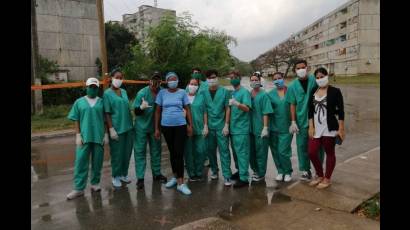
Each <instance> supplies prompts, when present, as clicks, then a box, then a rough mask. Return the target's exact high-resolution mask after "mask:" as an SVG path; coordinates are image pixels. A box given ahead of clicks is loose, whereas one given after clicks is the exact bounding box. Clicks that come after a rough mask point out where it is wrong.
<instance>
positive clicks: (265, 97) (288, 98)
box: [67, 60, 323, 199]
mask: <svg viewBox="0 0 410 230" xmlns="http://www.w3.org/2000/svg"><path fill="white" fill-rule="evenodd" d="M294 71H295V73H296V75H297V76H298V79H295V80H294V81H293V82H292V83H291V84H290V85H289V86H288V87H287V86H286V85H285V83H284V76H283V74H282V73H280V72H277V73H274V74H273V75H270V77H271V79H270V80H272V81H273V84H274V86H275V87H274V89H272V90H271V91H269V92H267V91H265V90H264V88H263V85H262V82H261V74H260V73H259V72H255V73H254V74H252V75H251V76H250V87H251V88H252V90H251V91H249V90H247V89H246V88H244V87H243V86H241V75H240V73H239V72H237V71H231V72H230V73H229V78H230V83H231V85H232V86H233V90H232V91H231V90H228V89H227V88H225V87H223V86H221V85H219V83H218V72H217V71H216V70H208V71H206V73H205V76H206V80H205V78H204V75H203V74H202V73H201V72H200V71H199V70H195V71H193V73H192V75H191V79H190V81H189V82H188V85H187V86H186V89H185V90H184V91H183V94H186V96H187V98H188V100H189V103H188V102H184V103H187V104H189V107H187V109H185V108H184V113H185V114H184V116H185V119H187V118H188V116H187V114H186V113H187V112H188V113H189V118H190V119H189V122H187V126H186V127H187V128H188V127H189V129H190V130H188V131H189V132H187V133H188V134H189V135H187V136H186V137H185V138H186V139H185V142H184V146H185V147H184V153H183V154H184V161H185V169H186V171H187V174H188V176H189V181H190V182H195V181H201V180H202V179H203V178H204V175H203V173H204V164H205V161H206V160H209V167H210V171H211V175H210V178H211V179H212V180H217V179H218V178H219V168H218V162H217V159H218V156H217V153H219V159H220V165H221V168H222V176H223V178H224V185H225V186H231V185H232V184H233V187H234V188H240V187H246V186H249V184H250V181H252V182H258V181H261V180H264V178H265V174H266V168H267V158H268V152H269V148H270V150H271V152H272V156H273V160H274V164H275V166H276V169H277V176H276V180H277V181H285V182H289V181H291V180H292V177H291V174H292V172H293V170H292V164H291V159H290V158H291V155H292V149H291V142H292V138H293V135H296V144H297V156H298V164H299V170H300V171H301V178H300V179H302V180H310V179H311V172H310V161H309V157H308V154H307V143H308V102H309V98H310V97H309V95H310V94H311V93H312V92H311V91H312V90H313V89H314V88H315V87H316V81H315V77H314V76H312V75H309V74H308V72H307V63H306V61H304V60H300V61H297V62H296V63H295V67H294ZM161 80H162V77H161V75H160V74H159V73H158V72H155V73H154V74H153V75H152V76H151V80H150V82H149V85H148V86H146V87H144V88H143V89H141V90H140V91H139V92H138V93H137V95H136V97H135V100H134V102H133V104H132V110H133V112H134V114H135V121H134V122H133V118H132V114H131V110H130V104H129V100H128V96H127V93H126V91H125V90H124V89H122V88H121V85H122V81H123V75H122V73H121V71H119V70H114V71H113V72H112V73H111V87H110V88H108V89H107V90H105V92H104V94H103V97H102V98H99V97H98V96H97V94H98V90H99V81H98V80H97V79H96V78H89V79H88V80H87V82H86V96H84V97H81V98H79V99H78V100H77V101H76V102H75V103H74V105H73V107H72V109H71V111H70V113H69V115H68V118H69V119H71V120H73V121H75V124H76V145H77V147H76V160H75V169H74V190H73V191H72V192H71V193H69V194H68V195H67V199H73V198H75V197H78V196H81V195H83V194H84V189H85V187H86V184H87V179H88V167H89V166H88V165H89V158H90V157H91V171H92V175H91V190H92V191H95V192H98V191H100V190H101V187H100V185H99V182H100V177H101V168H102V162H103V159H104V144H107V143H108V144H109V147H110V156H111V168H112V185H113V186H114V187H116V188H119V187H121V186H122V185H124V184H128V183H130V182H131V180H130V178H129V177H128V169H129V163H130V158H131V155H132V151H134V159H135V172H136V177H137V188H138V189H142V188H144V177H145V169H146V149H147V146H148V147H149V152H150V155H151V157H150V161H151V162H150V163H151V170H152V176H153V179H154V180H155V181H159V182H162V183H166V182H167V178H166V177H165V176H164V175H163V174H162V173H161V151H162V149H161V138H158V137H159V136H160V135H158V134H157V133H156V132H157V128H156V125H154V123H155V122H156V121H155V119H154V117H155V113H156V110H157V109H156V107H157V106H158V102H156V101H158V100H156V97H157V94H158V93H159V91H160V90H161V89H162V87H161ZM177 82H178V81H177ZM177 84H178V83H177ZM175 87H176V86H175ZM178 92H179V94H180V93H181V92H180V91H178ZM184 97H185V96H184ZM164 109H165V108H164ZM187 121H188V119H187ZM230 147H231V148H230ZM217 149H218V151H217ZM231 152H232V156H233V159H234V164H235V168H236V172H235V173H232V170H231ZM320 156H321V157H320V159H321V160H322V161H323V151H321V154H320ZM249 168H251V169H252V171H253V175H252V176H251V179H249ZM177 174H178V173H177ZM179 174H180V173H179ZM174 179H175V178H172V180H174ZM169 183H171V181H170V182H169ZM172 183H173V184H175V183H174V181H172ZM178 183H179V182H178ZM181 183H183V182H181ZM179 184H180V183H179ZM169 187H171V186H169ZM186 188H188V187H186ZM188 190H189V189H187V191H186V192H183V194H186V195H189V194H191V191H188Z"/></svg>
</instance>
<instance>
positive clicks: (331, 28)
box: [329, 26, 336, 34]
mask: <svg viewBox="0 0 410 230" xmlns="http://www.w3.org/2000/svg"><path fill="white" fill-rule="evenodd" d="M335 31H336V26H333V27H330V28H329V34H331V33H333V32H335Z"/></svg>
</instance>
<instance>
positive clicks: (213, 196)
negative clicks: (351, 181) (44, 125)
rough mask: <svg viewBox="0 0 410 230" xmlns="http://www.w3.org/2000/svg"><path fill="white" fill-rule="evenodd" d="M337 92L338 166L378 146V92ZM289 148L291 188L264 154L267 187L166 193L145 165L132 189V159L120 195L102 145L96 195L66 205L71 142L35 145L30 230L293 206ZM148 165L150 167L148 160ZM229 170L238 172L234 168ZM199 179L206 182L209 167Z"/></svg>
mask: <svg viewBox="0 0 410 230" xmlns="http://www.w3.org/2000/svg"><path fill="white" fill-rule="evenodd" d="M245 84H246V82H245ZM338 87H340V88H341V90H342V93H343V96H344V100H345V112H346V118H345V124H346V133H347V138H346V140H345V141H344V143H343V145H341V146H337V147H336V157H337V161H339V162H341V161H344V160H346V159H348V158H350V157H353V156H355V155H358V154H360V153H363V152H365V151H368V150H369V149H372V148H374V147H377V146H379V141H380V125H379V122H380V109H379V105H380V103H379V102H380V93H379V91H380V90H379V89H380V88H378V87H371V86H345V85H344V86H338ZM292 145H293V151H292V163H293V170H294V173H293V177H294V180H293V181H292V182H290V183H288V184H285V183H277V182H276V181H274V178H275V176H276V169H275V166H274V164H273V160H272V156H271V155H270V153H269V156H268V169H267V175H266V181H264V182H259V183H252V185H251V186H250V187H249V188H241V189H235V190H234V189H233V188H227V187H224V186H223V178H222V175H220V179H219V180H216V181H213V180H210V178H209V177H206V178H205V179H204V181H201V182H191V183H189V187H190V188H191V190H192V193H193V194H192V195H191V196H184V195H182V194H180V193H179V192H177V191H176V190H175V189H166V188H165V186H164V185H162V184H160V183H158V182H154V181H153V180H152V176H151V169H150V164H149V163H148V164H147V169H146V175H145V188H144V189H143V190H137V189H136V185H135V182H136V180H135V168H134V161H133V157H132V158H131V164H130V169H129V175H130V178H132V179H133V182H132V183H131V184H129V185H127V186H124V187H123V188H121V189H113V187H112V186H111V168H110V162H109V153H108V146H107V147H106V149H105V157H104V159H105V161H104V166H103V171H102V182H101V186H102V191H101V193H91V191H90V189H89V186H88V187H87V189H86V194H85V196H84V197H81V198H78V199H76V200H73V201H66V198H65V197H66V194H67V193H68V192H70V191H71V189H72V174H73V166H74V158H75V154H74V150H75V145H74V136H68V137H58V138H52V139H45V140H36V141H32V144H31V146H32V147H31V151H32V153H31V156H32V181H31V224H32V229H170V228H172V227H175V226H178V225H181V224H184V223H187V222H191V221H194V220H197V219H201V218H206V217H211V216H220V217H222V218H226V219H232V218H240V217H241V216H242V215H246V214H249V213H252V212H257V211H258V210H261V209H262V208H264V207H267V206H269V205H271V204H273V203H277V202H289V201H290V200H291V199H292V198H291V197H288V196H285V195H283V194H282V193H281V190H282V189H283V188H285V187H287V186H288V185H290V184H292V183H294V182H295V181H297V176H298V170H297V158H296V148H294V147H295V138H294V140H293V143H292ZM163 149H164V151H163V156H162V163H161V165H162V168H163V170H162V172H163V174H164V175H166V176H167V177H170V175H171V167H170V162H169V154H168V151H167V148H166V145H165V143H164V144H163ZM147 162H150V161H149V154H148V155H147ZM312 169H313V167H312ZM232 170H233V172H234V171H235V169H234V164H233V162H232ZM250 173H252V172H251V170H250ZM204 174H206V175H210V172H209V171H208V169H207V168H205V171H204Z"/></svg>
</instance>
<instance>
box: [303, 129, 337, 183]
mask: <svg viewBox="0 0 410 230" xmlns="http://www.w3.org/2000/svg"><path fill="white" fill-rule="evenodd" d="M320 146H323V148H324V150H325V152H326V174H325V178H327V179H330V177H331V176H332V173H333V169H335V166H336V155H335V137H320V138H313V139H311V138H309V142H308V148H309V158H310V160H311V161H312V164H313V166H314V167H315V171H316V175H317V176H318V177H323V166H322V163H320V160H319V149H320Z"/></svg>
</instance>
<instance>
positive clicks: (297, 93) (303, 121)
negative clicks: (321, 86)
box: [285, 74, 317, 129]
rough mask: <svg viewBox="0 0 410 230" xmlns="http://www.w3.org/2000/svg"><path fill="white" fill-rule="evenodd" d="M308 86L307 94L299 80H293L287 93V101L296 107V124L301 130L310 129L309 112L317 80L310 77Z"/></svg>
mask: <svg viewBox="0 0 410 230" xmlns="http://www.w3.org/2000/svg"><path fill="white" fill-rule="evenodd" d="M307 81H308V85H307V90H306V93H305V91H304V90H303V87H302V85H301V84H300V82H299V79H295V80H293V81H292V82H291V83H290V85H289V87H288V91H287V92H286V97H285V98H286V101H287V102H288V103H290V104H293V105H296V123H297V125H298V127H299V128H301V129H304V128H308V127H309V123H308V110H309V105H308V103H309V97H310V95H311V93H312V90H313V88H314V87H316V86H317V84H316V79H315V77H314V76H313V75H312V74H309V75H308V79H307Z"/></svg>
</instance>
